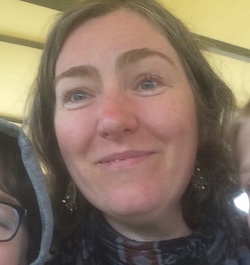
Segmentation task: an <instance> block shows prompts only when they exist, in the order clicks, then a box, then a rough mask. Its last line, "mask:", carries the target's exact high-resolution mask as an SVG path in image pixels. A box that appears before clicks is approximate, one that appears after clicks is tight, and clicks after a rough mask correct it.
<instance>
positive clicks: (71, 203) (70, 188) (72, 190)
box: [62, 180, 77, 214]
mask: <svg viewBox="0 0 250 265" xmlns="http://www.w3.org/2000/svg"><path fill="white" fill-rule="evenodd" d="M62 203H63V204H64V205H65V207H66V209H67V211H68V212H69V213H70V214H73V213H74V212H75V211H76V210H77V205H76V186H75V183H74V182H73V181H72V180H71V181H70V182H69V184H68V185H67V187H66V192H65V197H64V198H63V199H62Z"/></svg>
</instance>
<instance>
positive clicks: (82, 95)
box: [70, 92, 88, 102]
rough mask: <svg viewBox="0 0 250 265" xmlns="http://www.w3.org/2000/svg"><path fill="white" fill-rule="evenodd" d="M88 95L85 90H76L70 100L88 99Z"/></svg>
mask: <svg viewBox="0 0 250 265" xmlns="http://www.w3.org/2000/svg"><path fill="white" fill-rule="evenodd" d="M87 97H88V96H87V94H86V93H84V92H76V93H73V94H72V95H71V98H70V102H77V101H81V100H84V99H86V98H87Z"/></svg>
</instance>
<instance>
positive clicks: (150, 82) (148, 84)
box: [140, 80, 159, 90]
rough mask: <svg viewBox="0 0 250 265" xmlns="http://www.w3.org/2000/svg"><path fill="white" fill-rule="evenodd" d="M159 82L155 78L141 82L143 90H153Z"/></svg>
mask: <svg viewBox="0 0 250 265" xmlns="http://www.w3.org/2000/svg"><path fill="white" fill-rule="evenodd" d="M158 85H159V84H158V83H157V82H156V81H154V80H145V81H143V82H142V83H141V84H140V88H141V89H142V90H151V89H154V88H156V87H157V86H158Z"/></svg>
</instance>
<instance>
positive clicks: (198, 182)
mask: <svg viewBox="0 0 250 265" xmlns="http://www.w3.org/2000/svg"><path fill="white" fill-rule="evenodd" d="M197 164H198V163H197ZM191 181H192V184H193V187H194V189H196V190H206V189H207V187H208V182H207V178H206V177H205V176H203V175H202V172H201V168H200V166H199V165H196V167H195V172H194V174H193V176H192V180H191Z"/></svg>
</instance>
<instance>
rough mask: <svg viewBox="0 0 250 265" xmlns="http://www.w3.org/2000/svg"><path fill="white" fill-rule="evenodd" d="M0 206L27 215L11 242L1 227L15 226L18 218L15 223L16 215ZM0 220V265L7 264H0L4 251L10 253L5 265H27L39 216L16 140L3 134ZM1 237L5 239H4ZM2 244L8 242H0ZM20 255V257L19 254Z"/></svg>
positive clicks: (36, 246)
mask: <svg viewBox="0 0 250 265" xmlns="http://www.w3.org/2000/svg"><path fill="white" fill-rule="evenodd" d="M2 203H8V204H12V205H13V206H15V205H16V206H20V207H22V208H23V209H26V210H27V215H26V216H22V219H21V220H20V226H19V229H18V230H17V233H16V235H15V236H14V238H12V239H11V240H9V238H8V234H9V235H10V233H11V229H9V228H8V231H7V228H6V227H5V226H4V225H5V224H6V225H7V223H3V222H4V221H6V219H7V218H8V222H11V221H12V220H13V223H17V220H18V219H19V217H18V218H16V220H15V219H14V217H15V214H17V211H15V209H14V208H13V207H10V206H9V205H5V204H2ZM7 214H8V215H7ZM0 218H1V219H0V222H1V223H0V231H1V229H3V230H6V233H0V264H7V260H4V262H3V261H2V260H1V259H2V257H3V254H1V252H2V251H1V250H2V249H3V248H6V247H10V248H11V253H12V254H11V255H8V258H9V259H11V260H12V261H11V262H9V263H8V264H14V262H13V259H14V260H15V259H20V260H23V261H25V260H26V261H27V262H28V264H29V263H30V262H31V261H33V260H34V258H35V257H36V256H37V253H38V250H39V245H40V237H41V221H40V214H39V209H38V205H37V200H36V195H35V192H34V190H33V187H32V184H31V182H30V179H29V177H28V174H27V172H26V169H25V167H24V165H23V162H22V158H21V152H20V148H19V146H18V143H17V140H16V139H15V138H14V137H11V136H9V135H6V134H4V133H3V132H0ZM6 222H7V221H6ZM8 225H9V224H8ZM12 225H13V224H12ZM12 233H14V231H12ZM4 234H6V236H7V238H4ZM1 237H3V238H1ZM2 240H8V241H6V242H1V241H2ZM29 246H30V247H29ZM20 251H21V253H19V252H20ZM19 255H20V257H19ZM21 264H23V263H21ZM24 264H25V263H24Z"/></svg>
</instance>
